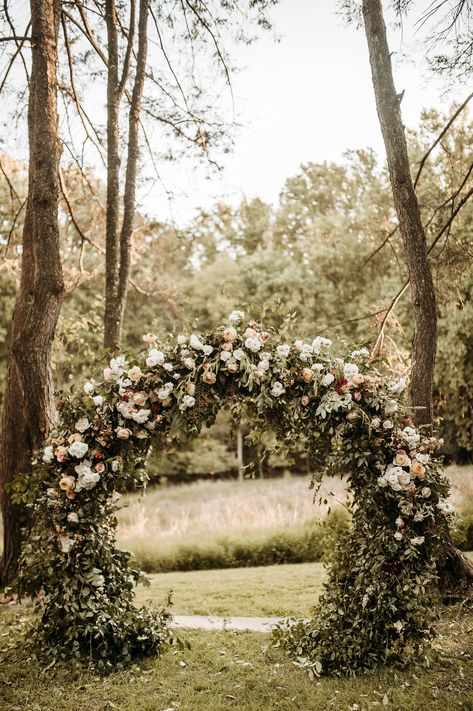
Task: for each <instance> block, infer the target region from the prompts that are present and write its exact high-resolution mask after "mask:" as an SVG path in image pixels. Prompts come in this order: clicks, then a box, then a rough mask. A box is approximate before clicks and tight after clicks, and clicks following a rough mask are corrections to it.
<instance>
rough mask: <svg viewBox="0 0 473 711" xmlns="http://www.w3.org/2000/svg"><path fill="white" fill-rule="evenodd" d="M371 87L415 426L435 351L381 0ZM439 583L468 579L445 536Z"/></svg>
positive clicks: (428, 416) (427, 398)
mask: <svg viewBox="0 0 473 711" xmlns="http://www.w3.org/2000/svg"><path fill="white" fill-rule="evenodd" d="M363 20H364V25H365V32H366V39H367V42H368V49H369V56H370V64H371V73H372V78H373V88H374V93H375V98H376V107H377V110H378V117H379V122H380V125H381V131H382V134H383V139H384V145H385V147H386V155H387V161H388V168H389V175H390V178H391V186H392V191H393V197H394V205H395V207H396V213H397V218H398V221H399V230H400V232H401V235H402V239H403V243H404V254H405V259H406V264H407V272H408V275H409V281H410V285H411V301H412V313H413V319H414V339H413V342H412V370H411V380H410V393H409V394H410V402H411V405H412V407H413V408H414V421H415V423H416V425H418V426H419V425H428V426H429V427H430V428H431V427H432V421H433V412H432V387H433V379H434V366H435V356H436V351H437V311H436V306H435V290H434V284H433V279H432V270H431V268H430V264H429V260H428V253H427V244H426V238H425V231H424V228H423V225H422V220H421V214H420V209H419V204H418V202H417V196H416V194H415V190H414V185H413V182H412V177H411V173H410V167H409V156H408V153H407V144H406V138H405V134H404V127H403V124H402V120H401V111H400V97H399V95H398V94H397V93H396V89H395V88H394V80H393V73H392V66H391V55H390V52H389V47H388V42H387V38H386V26H385V23H384V17H383V7H382V2H381V0H363ZM438 572H439V581H440V588H441V590H442V592H443V593H444V595H445V596H446V597H450V598H455V597H458V596H459V595H462V594H463V593H464V592H465V590H466V589H467V588H468V587H469V586H471V585H472V583H473V565H472V564H471V563H470V561H468V559H467V558H466V557H465V556H464V555H463V554H462V553H461V552H460V551H459V550H457V549H456V548H455V547H454V545H453V543H452V541H451V539H450V540H448V541H447V545H446V557H445V561H444V562H443V563H442V564H441V565H440V566H439V571H438Z"/></svg>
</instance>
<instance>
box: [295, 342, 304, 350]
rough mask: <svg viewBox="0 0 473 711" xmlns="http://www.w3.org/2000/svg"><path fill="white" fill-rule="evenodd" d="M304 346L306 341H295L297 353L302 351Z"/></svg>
mask: <svg viewBox="0 0 473 711" xmlns="http://www.w3.org/2000/svg"><path fill="white" fill-rule="evenodd" d="M303 346H304V341H301V340H297V341H294V348H295V349H296V351H301V350H302V348H303Z"/></svg>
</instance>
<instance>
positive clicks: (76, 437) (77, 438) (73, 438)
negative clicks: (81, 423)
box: [68, 432, 82, 444]
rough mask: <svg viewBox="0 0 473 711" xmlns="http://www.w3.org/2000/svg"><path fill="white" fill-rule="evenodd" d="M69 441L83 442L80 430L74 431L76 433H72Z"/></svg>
mask: <svg viewBox="0 0 473 711" xmlns="http://www.w3.org/2000/svg"><path fill="white" fill-rule="evenodd" d="M68 442H70V443H71V444H72V443H73V442H82V437H81V435H80V434H79V433H78V432H74V434H71V435H70V437H69V438H68Z"/></svg>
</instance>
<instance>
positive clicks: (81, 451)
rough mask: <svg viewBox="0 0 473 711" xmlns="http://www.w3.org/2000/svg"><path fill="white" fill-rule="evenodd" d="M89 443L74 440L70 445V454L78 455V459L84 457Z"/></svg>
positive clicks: (72, 455)
mask: <svg viewBox="0 0 473 711" xmlns="http://www.w3.org/2000/svg"><path fill="white" fill-rule="evenodd" d="M88 449H89V445H88V444H86V443H85V442H73V443H72V444H71V446H70V447H69V450H68V451H69V454H70V455H71V457H76V458H77V459H82V457H84V456H85V455H86V453H87V452H88Z"/></svg>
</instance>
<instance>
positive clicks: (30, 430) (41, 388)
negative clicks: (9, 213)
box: [0, 0, 64, 584]
mask: <svg viewBox="0 0 473 711" xmlns="http://www.w3.org/2000/svg"><path fill="white" fill-rule="evenodd" d="M59 16H60V2H59V0H31V35H32V39H31V50H32V66H31V76H30V84H29V105H28V137H29V152H30V158H29V176H28V199H27V205H26V214H25V223H24V229H23V253H22V266H21V282H20V290H19V294H18V298H17V302H16V305H15V310H14V314H13V320H12V328H11V348H10V354H9V361H8V369H7V375H6V381H5V396H4V404H3V412H2V419H1V437H0V486H1V506H2V514H3V526H4V550H3V557H2V561H1V572H0V576H1V581H2V583H3V584H7V583H9V582H11V581H12V579H13V578H14V576H15V574H16V570H17V564H18V557H19V554H20V549H21V541H22V535H21V529H22V526H23V525H24V524H26V523H27V516H26V513H25V510H24V509H23V508H22V507H19V506H17V505H13V504H12V502H11V499H10V495H9V492H8V490H7V488H6V487H7V486H8V484H10V482H12V481H13V479H14V477H15V475H16V474H17V473H18V472H23V471H25V472H26V471H27V470H28V468H29V465H30V460H31V457H32V454H33V453H34V451H35V450H37V449H38V448H39V447H41V445H42V444H43V442H44V439H45V436H46V435H47V433H48V431H49V429H50V427H51V425H52V424H53V423H54V421H55V417H56V411H55V405H54V393H53V387H52V380H51V369H50V355H51V346H52V342H53V338H54V332H55V329H56V323H57V319H58V316H59V311H60V306H61V301H62V297H63V292H64V283H63V278H62V268H61V256H60V251H59V228H58V204H59V178H58V175H59V172H58V169H59V158H60V143H59V139H58V123H57V104H56V85H57V37H58V27H59Z"/></svg>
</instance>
